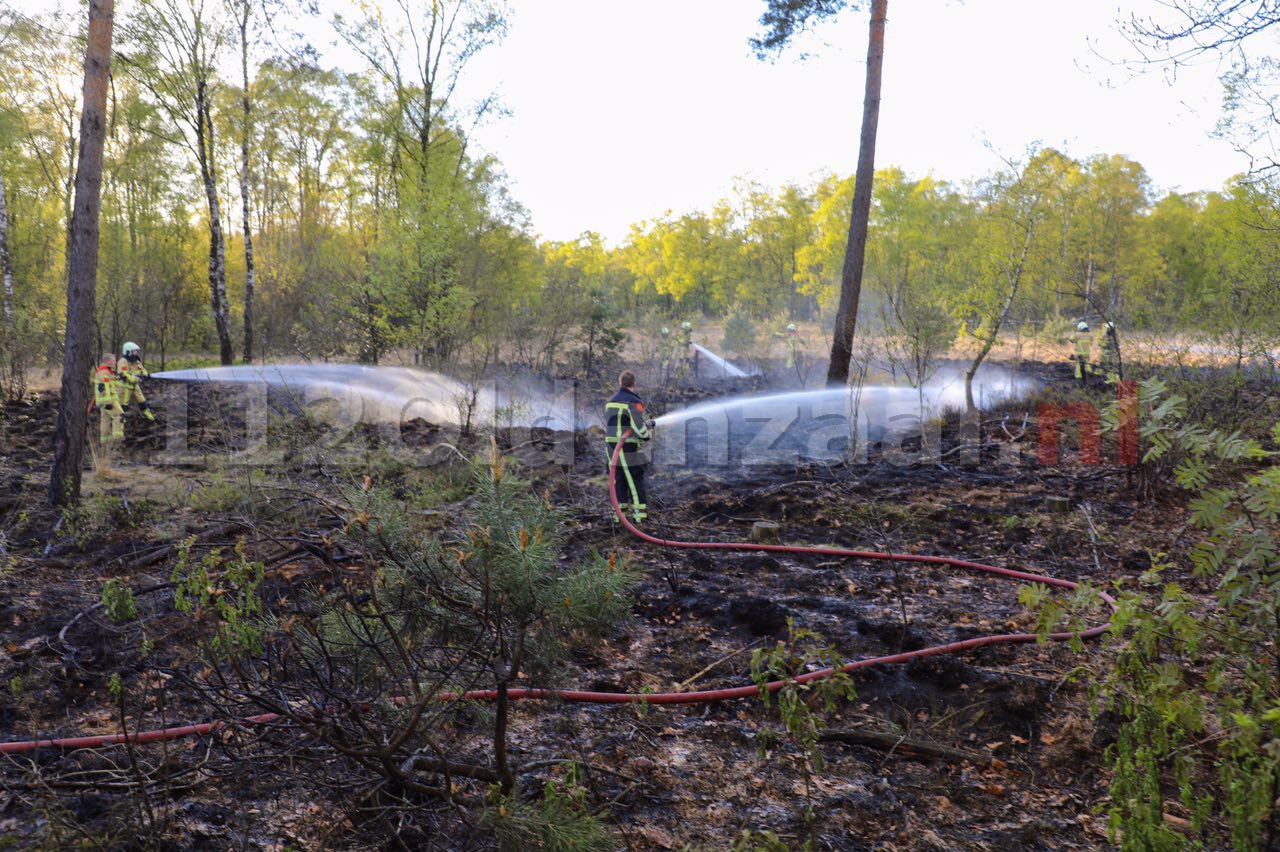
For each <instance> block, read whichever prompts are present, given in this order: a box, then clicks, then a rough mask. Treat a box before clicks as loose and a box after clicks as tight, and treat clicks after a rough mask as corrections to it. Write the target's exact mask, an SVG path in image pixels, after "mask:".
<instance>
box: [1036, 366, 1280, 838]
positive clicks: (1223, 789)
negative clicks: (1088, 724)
mask: <svg viewBox="0 0 1280 852" xmlns="http://www.w3.org/2000/svg"><path fill="white" fill-rule="evenodd" d="M1142 390H1143V392H1144V393H1145V394H1146V395H1147V396H1146V398H1145V399H1144V400H1143V406H1144V410H1146V411H1148V412H1149V413H1150V414H1151V420H1150V422H1148V423H1144V424H1143V433H1144V437H1145V438H1147V439H1148V440H1149V441H1150V444H1151V446H1150V448H1149V449H1148V450H1147V452H1146V453H1145V455H1144V463H1150V462H1162V463H1165V464H1166V465H1171V466H1172V470H1173V478H1174V481H1175V482H1176V483H1177V486H1178V487H1179V488H1181V489H1183V490H1184V491H1186V492H1189V493H1191V494H1193V495H1194V496H1193V497H1192V499H1191V503H1190V510H1191V516H1190V523H1191V525H1192V527H1194V528H1195V529H1197V530H1199V531H1200V535H1199V538H1198V540H1196V541H1195V542H1194V543H1193V544H1192V546H1191V547H1190V549H1189V550H1188V551H1186V559H1187V562H1188V563H1189V565H1190V569H1191V570H1190V578H1189V579H1187V580H1179V579H1175V578H1174V577H1173V576H1172V575H1174V574H1175V566H1174V565H1173V564H1172V563H1171V562H1170V559H1169V557H1168V555H1166V554H1159V553H1158V554H1153V555H1152V563H1151V567H1150V569H1148V570H1147V571H1146V572H1144V573H1143V574H1142V576H1141V577H1139V590H1138V591H1135V592H1126V593H1124V594H1122V595H1120V596H1119V597H1118V610H1117V612H1116V613H1115V615H1114V617H1113V618H1112V630H1111V634H1112V636H1113V637H1114V641H1113V643H1112V644H1113V648H1114V651H1115V660H1114V663H1113V665H1112V667H1111V668H1109V669H1108V670H1106V671H1105V672H1104V673H1103V674H1102V675H1101V676H1100V677H1099V678H1098V679H1097V680H1096V682H1095V685H1094V687H1093V695H1094V698H1095V700H1096V701H1097V702H1098V703H1099V704H1100V706H1102V707H1105V708H1106V709H1107V710H1109V711H1111V712H1112V713H1113V714H1115V716H1116V717H1118V719H1119V721H1120V729H1119V735H1118V738H1117V740H1116V742H1115V744H1114V745H1112V746H1111V747H1109V748H1108V751H1107V757H1108V759H1109V761H1110V762H1111V769H1112V773H1113V777H1112V782H1111V791H1110V805H1109V814H1110V822H1109V825H1110V830H1111V832H1112V837H1113V839H1115V840H1120V842H1122V845H1123V847H1124V848H1126V849H1181V848H1186V847H1187V846H1188V845H1190V846H1191V847H1193V848H1225V847H1228V846H1229V847H1230V848H1233V849H1241V850H1253V849H1262V848H1269V847H1270V846H1272V845H1273V844H1274V843H1275V842H1276V841H1277V840H1280V813H1277V811H1276V808H1275V806H1274V802H1275V801H1276V798H1277V795H1278V794H1280V653H1278V652H1277V650H1276V649H1277V645H1278V641H1280V582H1277V579H1276V578H1277V577H1278V576H1280V555H1278V551H1277V544H1276V541H1277V533H1278V532H1280V528H1278V524H1280V468H1277V467H1276V466H1275V465H1274V463H1273V462H1272V461H1271V460H1272V459H1273V458H1274V457H1275V456H1276V453H1275V452H1274V451H1268V450H1265V449H1264V448H1263V447H1262V446H1261V445H1260V444H1259V442H1258V441H1256V440H1254V439H1248V438H1244V437H1242V436H1241V435H1239V434H1238V433H1227V432H1223V431H1221V430H1210V429H1206V428H1204V427H1203V426H1200V425H1198V424H1192V423H1187V422H1185V421H1183V420H1182V419H1181V413H1182V405H1183V400H1181V399H1180V398H1179V397H1177V396H1175V395H1167V394H1166V392H1165V388H1164V386H1163V384H1162V383H1159V382H1156V381H1154V380H1153V381H1149V382H1144V383H1143V385H1142ZM1277 439H1280V426H1277V427H1276V428H1275V429H1274V430H1273V431H1272V435H1271V440H1272V441H1276V440H1277ZM1198 588H1201V589H1205V588H1207V589H1208V590H1209V593H1208V594H1207V595H1206V594H1203V593H1200V594H1197V592H1196V589H1198ZM1024 600H1026V601H1027V602H1028V603H1031V604H1037V603H1040V604H1041V605H1042V607H1043V603H1042V602H1043V596H1042V595H1041V594H1040V592H1039V591H1038V590H1035V589H1034V588H1033V589H1032V590H1031V591H1028V592H1025V593H1024ZM1048 613H1049V610H1048V609H1044V610H1043V611H1042V613H1041V627H1042V630H1043V629H1046V627H1045V625H1046V623H1047V622H1048V621H1049V620H1050V618H1051V616H1049V615H1048ZM1169 798H1174V799H1176V800H1178V801H1179V802H1180V803H1181V804H1182V806H1184V807H1185V808H1186V809H1187V811H1188V812H1189V813H1190V814H1191V823H1192V828H1193V832H1194V834H1193V836H1192V837H1191V838H1190V839H1189V838H1186V837H1184V836H1182V835H1181V834H1179V833H1177V832H1175V831H1174V830H1173V829H1172V828H1171V827H1170V826H1169V825H1168V823H1167V821H1166V820H1165V819H1164V811H1165V805H1164V802H1165V801H1166V800H1167V799H1169Z"/></svg>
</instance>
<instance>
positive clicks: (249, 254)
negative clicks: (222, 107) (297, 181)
mask: <svg viewBox="0 0 1280 852" xmlns="http://www.w3.org/2000/svg"><path fill="white" fill-rule="evenodd" d="M252 9H253V6H252V5H251V4H250V2H249V0H242V3H241V5H240V81H241V84H242V85H243V87H244V88H243V89H242V90H241V93H242V96H241V100H240V104H241V106H242V107H243V109H244V125H243V127H242V128H241V131H240V212H241V218H242V219H243V220H244V270H245V272H244V360H245V363H249V362H251V361H252V360H253V291H254V288H255V286H256V284H257V275H256V273H255V272H254V268H253V225H252V220H251V219H250V218H249V185H250V180H251V175H250V173H249V133H250V124H249V122H250V117H251V113H252V107H251V105H250V103H249V14H250V12H251V10H252Z"/></svg>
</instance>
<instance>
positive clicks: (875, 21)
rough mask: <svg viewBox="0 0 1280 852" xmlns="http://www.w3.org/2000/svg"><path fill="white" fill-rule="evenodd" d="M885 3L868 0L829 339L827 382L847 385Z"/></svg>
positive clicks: (872, 173) (864, 236) (872, 163)
mask: <svg viewBox="0 0 1280 852" xmlns="http://www.w3.org/2000/svg"><path fill="white" fill-rule="evenodd" d="M888 7H889V0H872V3H871V32H870V35H869V36H868V39H867V86H866V93H865V95H864V97H863V103H862V140H861V144H860V145H859V147H858V171H857V173H856V176H855V177H854V186H853V210H852V212H851V213H850V215H849V242H848V244H847V246H846V248H845V254H844V269H843V270H842V271H841V274H840V307H839V308H838V309H837V311H836V328H835V333H834V335H833V336H832V340H831V363H830V364H829V365H828V367H827V384H828V385H829V386H832V387H844V386H845V385H847V384H848V383H849V361H850V360H852V358H853V331H854V327H855V326H856V325H857V324H858V299H859V298H860V297H861V295H862V264H863V261H864V260H865V259H866V254H867V220H868V219H869V218H870V216H871V181H872V179H873V178H874V176H875V170H876V166H875V158H876V127H877V125H878V124H879V121H880V77H881V71H882V69H883V67H884V25H885V16H886V15H887V13H888Z"/></svg>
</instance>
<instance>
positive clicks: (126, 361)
mask: <svg viewBox="0 0 1280 852" xmlns="http://www.w3.org/2000/svg"><path fill="white" fill-rule="evenodd" d="M120 354H121V357H120V361H119V362H118V364H119V366H118V367H117V368H116V374H117V376H118V378H119V381H120V387H119V391H120V407H121V409H122V410H123V409H124V408H127V407H128V406H129V405H131V404H133V403H137V405H138V408H139V409H140V410H141V411H142V416H143V417H145V418H147V419H148V420H155V419H156V416H155V414H153V413H152V411H151V406H150V405H148V404H147V398H146V397H145V396H143V395H142V380H143V379H145V378H146V377H147V376H149V375H151V374H150V373H148V372H147V368H146V366H145V365H143V363H142V347H141V346H139V345H138V344H136V343H134V342H132V341H130V342H129V343H126V344H125V345H124V346H123V347H122V348H121V350H120Z"/></svg>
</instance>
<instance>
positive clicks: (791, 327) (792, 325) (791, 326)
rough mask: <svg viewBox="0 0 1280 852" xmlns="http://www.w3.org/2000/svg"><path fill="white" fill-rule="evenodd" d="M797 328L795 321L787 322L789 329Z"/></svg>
mask: <svg viewBox="0 0 1280 852" xmlns="http://www.w3.org/2000/svg"><path fill="white" fill-rule="evenodd" d="M795 330H796V324H795V323H793V322H789V323H787V331H795Z"/></svg>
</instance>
